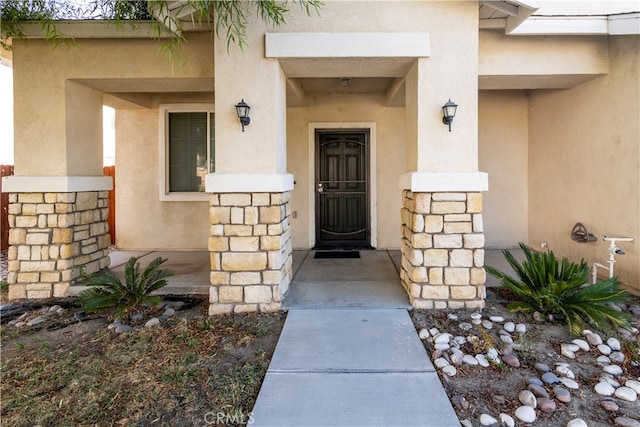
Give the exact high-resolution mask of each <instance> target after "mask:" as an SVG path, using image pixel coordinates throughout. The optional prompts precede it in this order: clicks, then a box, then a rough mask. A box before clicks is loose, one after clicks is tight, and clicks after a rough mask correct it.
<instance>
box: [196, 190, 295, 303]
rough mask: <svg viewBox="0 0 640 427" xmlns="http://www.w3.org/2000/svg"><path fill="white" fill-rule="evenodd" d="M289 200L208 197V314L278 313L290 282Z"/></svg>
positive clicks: (279, 195)
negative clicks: (209, 206)
mask: <svg viewBox="0 0 640 427" xmlns="http://www.w3.org/2000/svg"><path fill="white" fill-rule="evenodd" d="M290 197H291V193H290V192H289V191H284V192H256V193H214V194H212V196H211V210H210V215H209V219H210V221H211V232H210V237H209V251H210V255H211V288H210V293H209V302H210V306H209V314H210V315H214V314H221V313H231V312H234V313H241V312H246V311H277V310H279V309H280V307H281V303H282V299H283V297H284V294H285V293H286V292H287V290H288V288H289V283H290V282H291V277H292V273H291V269H292V255H291V230H290V207H289V200H290Z"/></svg>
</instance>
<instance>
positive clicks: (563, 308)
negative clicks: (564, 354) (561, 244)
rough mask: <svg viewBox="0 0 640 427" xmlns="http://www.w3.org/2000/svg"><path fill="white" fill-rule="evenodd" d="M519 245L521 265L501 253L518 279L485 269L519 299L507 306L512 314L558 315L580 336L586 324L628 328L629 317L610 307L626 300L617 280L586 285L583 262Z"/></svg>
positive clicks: (584, 263)
mask: <svg viewBox="0 0 640 427" xmlns="http://www.w3.org/2000/svg"><path fill="white" fill-rule="evenodd" d="M519 245H520V248H521V249H522V251H523V252H524V255H525V258H526V259H525V261H523V262H522V263H520V262H518V261H517V260H516V259H515V257H514V256H513V254H511V252H510V251H508V250H505V251H502V253H503V254H504V256H505V259H506V260H507V262H508V263H509V265H510V266H511V268H513V270H514V271H515V272H516V275H517V278H513V277H511V276H509V275H507V274H506V273H504V272H502V271H499V270H497V269H496V268H493V267H491V266H486V270H487V272H488V273H489V274H491V275H492V276H494V277H496V278H498V279H500V281H501V283H502V284H503V286H504V287H505V288H507V289H509V290H510V291H511V292H513V293H514V294H515V295H516V297H517V298H518V301H515V302H513V303H511V304H509V307H508V308H509V309H510V310H511V311H521V312H524V313H533V312H535V311H538V312H540V313H542V314H552V315H556V316H557V315H561V317H564V319H565V321H566V323H567V326H568V327H569V329H570V330H571V332H572V333H574V334H579V333H580V331H581V329H582V328H583V326H584V325H585V324H586V323H591V324H593V325H594V326H595V327H598V328H603V327H605V326H607V325H608V324H613V325H617V326H622V327H629V325H630V323H629V322H630V321H631V316H630V315H629V314H628V313H624V312H620V311H618V310H616V309H614V308H612V307H611V306H610V305H609V304H610V303H615V302H621V301H624V300H625V299H627V297H628V294H627V292H626V291H624V290H622V289H620V283H619V282H618V279H617V278H615V277H614V278H611V279H608V280H604V281H601V282H598V283H596V284H594V285H585V284H586V283H587V280H588V278H589V267H588V266H587V263H586V262H585V261H584V260H581V261H580V263H579V264H576V263H573V262H570V261H569V260H568V259H567V258H562V260H561V261H559V260H558V259H557V258H556V257H555V255H554V253H553V251H549V252H536V251H533V250H532V249H530V248H529V247H527V246H526V245H525V244H524V243H519Z"/></svg>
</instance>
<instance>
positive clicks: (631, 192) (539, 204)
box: [529, 36, 640, 293]
mask: <svg viewBox="0 0 640 427" xmlns="http://www.w3.org/2000/svg"><path fill="white" fill-rule="evenodd" d="M609 57H610V61H611V73H610V74H609V75H607V76H604V77H601V78H598V79H596V80H593V81H591V82H587V83H584V84H582V85H580V86H577V87H575V88H573V89H569V90H562V91H538V92H532V94H531V99H530V114H529V119H530V120H529V171H530V175H529V176H530V178H529V236H530V243H531V244H533V245H534V246H535V245H537V244H539V243H540V242H542V241H546V242H549V246H550V248H551V249H553V250H554V251H555V252H556V253H557V254H560V255H564V256H568V257H570V258H572V259H576V260H578V259H580V258H585V259H586V260H587V261H588V262H589V263H592V262H593V261H599V262H604V261H606V260H607V258H608V256H607V255H608V251H607V248H608V245H607V243H605V242H603V241H601V240H599V241H598V242H597V243H591V244H578V243H575V242H573V241H572V240H571V239H570V237H569V233H570V231H571V228H572V226H573V225H574V224H575V223H576V222H578V221H580V222H582V223H583V224H584V225H585V226H587V228H588V229H589V230H590V231H591V232H592V233H593V234H595V235H596V236H597V237H598V238H599V239H601V238H602V236H603V235H604V234H606V235H609V236H613V235H622V236H631V237H635V238H636V241H635V242H634V243H621V244H620V245H619V246H620V247H622V248H623V249H624V250H625V251H626V253H627V254H626V255H624V256H618V257H617V259H616V261H617V263H616V274H619V276H620V279H621V280H622V281H623V282H625V283H626V284H627V285H628V286H629V287H631V288H633V289H634V291H635V292H636V293H640V191H639V190H638V189H639V188H640V121H638V117H640V36H616V37H610V38H609Z"/></svg>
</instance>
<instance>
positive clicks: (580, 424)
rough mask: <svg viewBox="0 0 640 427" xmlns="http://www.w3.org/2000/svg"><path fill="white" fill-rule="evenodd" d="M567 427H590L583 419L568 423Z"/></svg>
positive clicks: (575, 419)
mask: <svg viewBox="0 0 640 427" xmlns="http://www.w3.org/2000/svg"><path fill="white" fill-rule="evenodd" d="M567 427H589V426H588V424H587V423H586V422H585V421H584V420H583V419H582V418H574V419H572V420H570V421H569V422H568V423H567Z"/></svg>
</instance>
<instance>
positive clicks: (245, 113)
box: [236, 99, 251, 120]
mask: <svg viewBox="0 0 640 427" xmlns="http://www.w3.org/2000/svg"><path fill="white" fill-rule="evenodd" d="M249 110H251V107H249V105H248V104H247V103H246V102H244V99H243V100H242V101H240V102H239V103H238V104H236V113H237V114H238V118H239V119H241V120H242V119H246V118H248V117H249Z"/></svg>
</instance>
